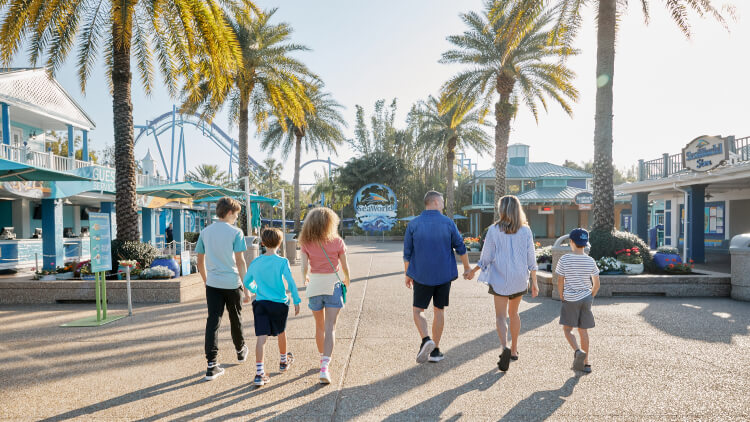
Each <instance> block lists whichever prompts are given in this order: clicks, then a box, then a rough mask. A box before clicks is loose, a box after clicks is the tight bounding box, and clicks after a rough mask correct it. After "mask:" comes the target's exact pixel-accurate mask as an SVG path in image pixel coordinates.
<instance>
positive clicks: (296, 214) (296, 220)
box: [292, 134, 302, 233]
mask: <svg viewBox="0 0 750 422" xmlns="http://www.w3.org/2000/svg"><path fill="white" fill-rule="evenodd" d="M296 138H297V142H296V144H295V146H294V181H292V184H294V231H295V232H298V233H299V231H300V228H301V225H300V209H299V166H300V164H301V163H300V159H301V155H302V136H300V135H299V134H297V135H296Z"/></svg>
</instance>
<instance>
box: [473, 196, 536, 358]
mask: <svg viewBox="0 0 750 422" xmlns="http://www.w3.org/2000/svg"><path fill="white" fill-rule="evenodd" d="M497 211H498V214H499V215H500V219H499V220H498V221H497V222H496V223H495V224H493V225H492V227H490V229H489V230H488V231H487V237H486V239H485V242H484V247H483V248H482V255H481V257H480V259H479V262H478V263H477V266H476V267H474V269H473V270H472V271H471V273H470V274H469V276H468V278H469V279H471V278H474V274H475V273H476V272H477V271H478V270H479V269H481V270H482V274H481V275H480V276H479V281H480V282H484V283H487V284H489V293H490V294H491V295H492V296H493V297H494V300H495V323H496V325H497V335H498V337H500V344H501V345H502V346H503V351H502V353H501V354H500V360H499V361H498V362H497V366H498V368H499V369H500V370H501V371H507V370H508V366H509V365H510V361H511V360H518V335H519V333H520V332H521V317H520V316H519V315H518V307H519V305H520V304H521V297H522V296H523V294H524V293H526V291H527V290H528V288H529V275H531V296H532V297H536V295H537V294H538V293H539V287H538V286H537V281H536V270H537V265H536V256H535V254H534V235H533V234H532V233H531V229H530V228H529V225H528V222H527V220H526V214H525V213H524V212H523V208H522V207H521V202H520V201H519V200H518V198H516V197H515V196H513V195H506V196H503V197H502V198H500V200H499V201H498V203H497ZM508 314H510V335H511V345H510V348H508V346H507V338H508V324H507V319H508Z"/></svg>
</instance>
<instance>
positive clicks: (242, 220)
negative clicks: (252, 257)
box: [237, 88, 250, 236]
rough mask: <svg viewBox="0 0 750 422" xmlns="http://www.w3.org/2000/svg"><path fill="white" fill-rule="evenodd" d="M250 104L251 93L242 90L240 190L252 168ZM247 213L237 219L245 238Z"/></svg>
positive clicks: (247, 232) (243, 187) (246, 233)
mask: <svg viewBox="0 0 750 422" xmlns="http://www.w3.org/2000/svg"><path fill="white" fill-rule="evenodd" d="M249 103H250V91H249V90H247V89H243V88H240V111H239V113H240V115H239V119H238V120H239V131H240V134H239V140H238V144H239V147H238V148H237V159H238V161H239V163H238V164H237V167H238V172H239V177H240V189H242V191H244V190H245V181H244V180H243V179H242V178H243V177H245V176H249V175H250V166H249V161H248V158H247V155H248V154H247V138H248V133H247V128H248V119H249V117H248V108H249V107H248V104H249ZM247 212H250V211H249V210H246V209H245V208H243V209H242V211H241V212H240V216H239V218H238V219H237V225H238V226H239V227H240V229H241V230H243V231H244V232H245V236H249V235H250V227H247V214H246V213H247Z"/></svg>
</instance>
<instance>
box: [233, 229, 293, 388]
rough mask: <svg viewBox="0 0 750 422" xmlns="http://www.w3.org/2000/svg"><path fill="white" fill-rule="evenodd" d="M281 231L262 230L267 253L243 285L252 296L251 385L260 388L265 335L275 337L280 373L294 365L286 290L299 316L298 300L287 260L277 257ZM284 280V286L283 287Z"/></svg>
mask: <svg viewBox="0 0 750 422" xmlns="http://www.w3.org/2000/svg"><path fill="white" fill-rule="evenodd" d="M281 236H282V233H281V230H279V229H265V230H263V233H261V242H263V246H265V247H266V253H265V254H263V255H261V256H259V257H258V258H256V259H255V260H253V262H252V263H250V266H249V267H248V268H247V273H246V274H245V279H244V284H245V287H247V289H248V290H250V292H252V293H254V294H255V300H253V318H254V320H255V335H256V337H257V341H256V343H255V380H254V384H255V385H257V386H262V385H264V384H266V383H267V382H269V381H270V378H269V377H268V375H266V373H265V368H264V365H263V349H264V348H265V345H266V340H267V339H268V336H278V338H279V353H280V357H281V363H280V364H279V371H281V372H284V371H286V370H287V369H288V368H289V366H290V365H291V364H292V362H294V355H293V354H292V353H291V352H288V353H287V344H286V331H285V330H286V320H287V316H288V315H289V297H288V296H287V294H286V290H287V287H288V288H289V291H290V292H291V294H292V301H293V303H294V315H295V316H296V315H297V314H299V304H300V302H301V299H300V297H299V293H298V292H297V284H296V283H295V282H294V278H292V271H291V268H290V267H289V261H288V260H287V259H286V258H282V257H280V256H278V255H277V254H276V250H277V249H278V248H279V246H280V245H281ZM282 278H284V279H286V284H287V287H285V286H284V280H282Z"/></svg>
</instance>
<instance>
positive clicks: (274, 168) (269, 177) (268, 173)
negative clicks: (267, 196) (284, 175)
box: [260, 157, 284, 193]
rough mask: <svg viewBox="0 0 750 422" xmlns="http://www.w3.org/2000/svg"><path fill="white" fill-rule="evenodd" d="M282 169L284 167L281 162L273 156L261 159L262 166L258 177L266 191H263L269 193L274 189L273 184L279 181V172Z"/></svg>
mask: <svg viewBox="0 0 750 422" xmlns="http://www.w3.org/2000/svg"><path fill="white" fill-rule="evenodd" d="M283 170H284V167H283V166H282V165H281V163H279V162H278V161H276V159H275V158H272V157H268V158H266V159H265V160H263V168H262V169H261V170H260V178H261V183H265V188H266V191H267V192H264V193H271V192H272V191H274V190H275V189H274V186H277V185H278V184H279V182H280V181H281V172H282V171H283Z"/></svg>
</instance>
